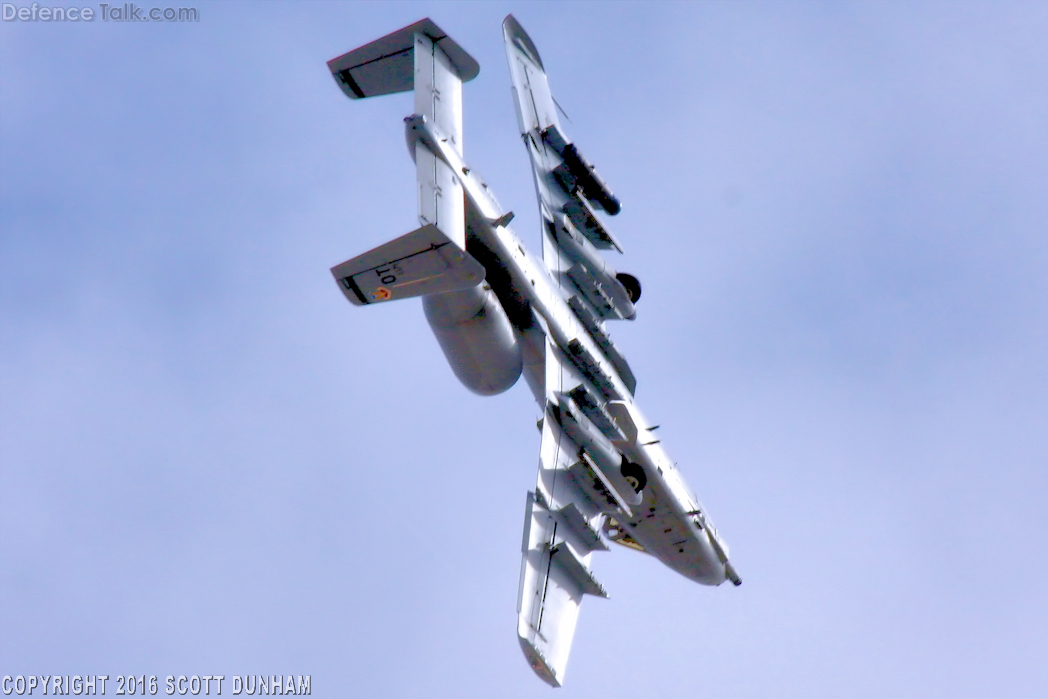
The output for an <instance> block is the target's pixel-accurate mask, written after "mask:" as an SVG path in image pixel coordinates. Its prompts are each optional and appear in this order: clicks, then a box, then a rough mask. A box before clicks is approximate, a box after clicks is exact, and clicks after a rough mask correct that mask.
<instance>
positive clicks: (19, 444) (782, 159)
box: [0, 2, 1048, 697]
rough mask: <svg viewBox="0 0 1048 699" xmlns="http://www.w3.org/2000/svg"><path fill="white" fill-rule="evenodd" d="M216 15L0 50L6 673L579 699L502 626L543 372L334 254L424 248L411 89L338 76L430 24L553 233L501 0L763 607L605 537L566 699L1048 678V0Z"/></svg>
mask: <svg viewBox="0 0 1048 699" xmlns="http://www.w3.org/2000/svg"><path fill="white" fill-rule="evenodd" d="M147 6H148V5H147ZM197 7H199V9H200V21H199V22H198V23H192V24H117V23H112V22H108V23H103V22H98V21H96V22H93V23H90V24H72V23H66V24H42V23H35V24H31V23H16V22H4V23H0V674H11V675H18V674H63V675H64V674H77V673H80V674H84V673H87V674H109V675H110V676H115V675H118V674H129V673H134V674H136V675H140V674H142V673H145V674H147V675H148V674H155V675H158V676H160V677H161V678H162V677H163V676H165V675H168V674H173V675H179V674H188V675H192V674H197V675H203V674H225V675H226V676H231V675H234V674H240V675H244V674H262V673H265V674H289V673H290V674H296V675H297V674H310V675H311V676H312V687H313V692H314V694H315V695H317V696H325V697H328V696H330V697H336V696H369V697H461V696H493V695H498V696H507V697H524V696H534V695H541V694H544V693H547V692H552V691H553V690H549V689H548V688H547V687H546V686H545V685H543V684H542V683H541V682H540V681H539V680H538V679H537V678H535V677H534V676H533V675H532V673H531V670H530V669H529V668H528V667H527V665H526V663H525V662H524V660H523V658H522V656H521V653H520V651H519V648H518V646H517V641H516V638H515V602H516V586H517V575H518V571H519V555H520V554H519V542H520V527H521V525H522V520H523V509H524V500H525V493H526V491H527V490H528V489H529V488H531V487H532V486H533V483H534V477H535V467H536V463H537V450H538V434H537V433H536V432H535V430H534V429H533V427H532V426H533V424H534V420H535V419H536V418H537V417H538V411H537V409H536V407H535V406H534V404H533V402H532V400H531V397H530V395H529V394H528V392H527V389H526V387H525V386H524V385H523V382H521V384H520V385H518V386H516V387H514V388H513V389H512V390H511V391H509V392H507V393H506V394H503V395H501V396H497V397H495V398H488V399H482V398H480V397H477V396H474V395H472V394H471V393H469V392H468V391H467V390H466V389H465V388H463V387H462V386H460V385H459V384H458V383H457V382H456V380H455V378H454V376H453V375H452V373H451V371H450V369H449V368H448V367H447V365H446V363H445V361H444V358H443V356H442V355H441V353H440V350H439V348H438V346H437V344H436V341H435V340H434V338H433V337H432V335H431V333H430V331H429V328H428V327H427V325H426V323H425V321H424V318H423V315H422V311H421V308H420V304H418V303H417V302H411V301H409V302H404V303H401V304H398V305H391V306H385V307H380V308H355V307H351V306H350V305H349V304H348V303H347V302H346V301H345V299H344V298H343V297H342V295H341V294H340V292H339V290H338V288H337V287H336V285H335V283H334V282H333V281H332V279H331V278H330V275H329V273H328V271H327V270H328V268H329V267H330V266H332V265H334V264H336V263H338V262H341V261H343V260H345V259H347V258H349V257H351V256H353V255H356V254H358V253H359V252H362V251H364V250H366V249H369V248H370V247H373V246H374V245H377V244H380V243H382V242H385V241H386V240H388V239H390V238H392V237H394V236H397V235H400V234H402V233H404V232H406V231H408V230H411V229H413V228H414V227H416V225H417V224H416V219H415V204H414V196H413V191H414V190H413V176H414V169H413V165H412V163H411V160H410V158H409V156H408V154H407V151H406V148H405V145H404V137H403V126H402V123H401V119H402V118H403V117H404V116H406V115H408V114H409V112H410V111H411V101H410V99H409V98H408V97H406V96H402V95H401V96H391V97H387V98H380V99H375V100H369V101H364V102H351V101H349V100H347V99H346V98H345V97H344V96H343V95H342V94H341V92H340V91H339V89H338V88H337V86H336V85H335V83H334V81H333V80H332V79H331V77H330V75H329V74H328V73H327V70H326V66H325V61H326V60H327V59H329V58H332V57H334V56H336V55H339V54H341V53H343V52H345V51H347V50H349V49H352V48H355V47H356V46H359V45H361V44H364V43H366V42H368V41H370V40H372V39H374V38H377V37H379V36H381V35H383V34H386V33H388V32H390V31H392V30H394V29H397V28H399V27H401V26H404V25H406V24H409V23H411V22H414V21H416V20H418V19H420V18H422V17H424V16H429V17H431V18H432V19H433V20H434V21H435V22H437V24H439V25H440V26H441V27H442V28H443V29H444V30H445V31H447V32H448V33H449V34H450V35H452V36H453V37H454V38H455V39H456V40H457V41H458V42H459V43H460V44H461V45H462V46H463V47H464V48H465V49H466V50H467V51H469V52H470V53H471V54H472V55H473V56H474V57H475V58H476V59H477V60H478V62H479V63H480V65H481V73H480V76H479V77H478V78H477V79H476V80H474V81H473V82H472V83H469V84H468V85H467V86H466V89H465V91H464V101H465V153H466V158H467V160H468V161H469V162H471V163H472V165H473V167H474V168H475V169H476V170H478V171H479V172H481V173H482V174H483V176H484V177H485V179H486V180H487V181H488V182H489V183H490V184H491V185H492V187H493V188H494V190H495V191H496V193H497V194H498V196H499V198H500V200H501V201H502V202H503V204H504V205H505V206H507V207H508V208H510V209H512V210H513V211H514V212H516V214H517V218H516V219H515V220H514V227H515V229H516V230H517V232H518V233H520V234H522V235H523V236H524V237H525V239H526V240H528V241H530V242H531V243H532V244H533V245H534V244H535V243H536V242H537V237H538V236H537V223H536V219H537V216H536V210H535V203H534V196H533V186H532V183H531V176H530V173H529V171H528V165H527V157H526V154H525V152H524V149H523V148H522V147H521V145H520V143H519V141H518V139H517V134H516V122H515V118H514V116H513V105H512V100H511V98H510V92H509V79H508V75H507V70H506V65H505V56H504V52H503V49H502V37H501V29H500V22H501V20H502V18H503V17H504V16H505V15H506V14H507V13H508V12H513V13H514V14H515V15H516V16H517V18H518V19H519V20H520V22H521V23H522V24H523V26H524V27H525V28H526V29H527V30H528V31H529V33H530V34H531V35H532V37H533V39H534V40H535V42H536V44H537V45H538V47H539V49H540V51H541V52H542V57H543V60H544V62H545V64H546V66H547V69H548V71H549V74H550V82H551V86H552V88H553V91H554V94H555V95H556V96H557V99H558V101H559V102H560V103H561V105H562V106H563V107H564V109H565V110H566V111H567V113H568V114H569V115H570V117H571V121H570V122H567V123H566V128H567V130H568V132H569V135H570V136H571V137H572V138H573V139H574V140H575V141H576V142H577V143H578V144H579V146H580V148H581V150H582V151H583V152H584V153H585V154H586V156H587V157H588V158H589V159H590V160H591V161H593V162H595V163H596V164H597V166H598V168H599V169H600V172H601V174H602V175H603V176H604V178H605V179H606V180H607V181H608V183H609V184H610V185H611V187H612V189H613V190H614V191H615V192H616V194H618V195H619V196H620V197H621V199H622V201H623V202H624V208H623V212H622V214H621V215H619V216H618V217H616V218H615V219H614V220H612V221H611V222H610V223H612V224H614V226H613V230H614V231H615V233H616V235H617V236H618V237H619V238H620V239H621V240H622V242H623V246H624V249H625V251H626V255H625V257H624V258H622V260H621V261H619V260H615V261H614V264H615V266H616V267H618V268H620V269H624V270H627V271H630V272H632V273H634V274H636V275H637V276H638V277H639V278H640V279H641V281H642V283H643V284H644V298H643V300H642V301H641V302H640V304H639V308H638V319H637V320H636V321H635V322H634V323H631V324H623V325H616V326H613V327H612V328H611V330H612V333H613V335H614V337H615V340H616V342H617V343H618V344H619V345H620V346H621V347H622V348H623V350H624V352H625V353H626V355H627V356H628V357H629V359H630V362H631V364H632V366H633V368H634V371H635V373H636V374H637V377H638V400H639V402H640V404H641V406H642V407H643V409H644V411H645V412H646V414H648V415H649V416H650V417H651V418H652V419H654V420H655V421H656V422H660V423H661V424H662V434H663V435H664V436H663V439H664V444H665V446H666V447H667V450H668V451H669V453H670V454H671V456H672V457H673V458H675V459H677V460H678V461H679V464H680V467H681V470H682V472H683V473H684V475H685V477H686V478H687V479H688V481H689V483H690V485H691V486H692V488H693V490H695V491H696V492H697V494H698V495H699V497H700V498H701V499H702V501H703V502H704V504H705V505H706V507H707V508H708V509H709V511H710V512H711V513H712V515H713V516H714V518H715V519H716V521H717V524H718V527H719V528H720V530H721V532H722V533H723V534H724V536H725V538H726V539H727V541H728V542H729V543H730V545H731V547H732V553H733V558H734V560H735V561H737V567H738V569H739V571H740V572H741V574H742V576H743V578H744V580H745V582H744V584H743V586H742V587H741V588H737V589H735V588H731V587H730V586H725V587H720V588H712V589H711V588H704V587H701V586H697V585H694V584H693V583H690V582H689V581H687V580H685V579H684V578H682V577H680V576H678V575H676V574H675V573H673V572H672V571H670V570H669V569H668V568H666V567H664V566H662V565H661V564H660V563H658V562H657V561H655V560H653V559H648V558H646V557H644V556H642V555H641V554H636V553H634V552H631V551H627V550H616V551H613V552H611V553H610V554H604V555H602V556H600V557H599V558H600V560H594V567H595V570H596V573H597V575H598V577H599V578H600V580H601V581H602V582H603V583H604V585H605V586H606V587H607V588H608V590H609V592H610V594H611V599H609V600H600V599H591V600H587V602H586V603H585V605H584V606H583V610H582V615H581V618H580V626H579V632H578V634H577V636H576V640H575V648H574V651H573V655H572V660H571V663H570V665H569V668H568V674H567V682H566V686H565V687H564V688H563V689H561V690H556V693H557V694H558V695H559V696H564V697H597V696H599V697H608V696H612V697H614V696H626V695H628V694H640V693H643V694H644V695H645V696H668V695H670V694H671V693H676V694H689V695H695V694H701V695H703V696H729V695H730V696H736V697H767V696H776V697H842V696H847V697H884V696H892V697H932V696H944V697H945V696H948V697H985V696H1009V697H1038V696H1043V695H1044V693H1045V691H1048V666H1046V665H1045V663H1044V658H1045V657H1048V595H1046V594H1045V590H1048V506H1046V505H1048V429H1046V425H1048V196H1046V192H1048V126H1046V125H1048V89H1046V87H1045V86H1046V85H1048V48H1046V43H1045V42H1044V41H1043V39H1044V37H1045V36H1048V4H1045V3H1043V2H1042V3H1036V2H1018V3H1004V2H1001V3H959V2H958V3H912V4H911V3H863V2H852V3H803V2H798V3H772V2H768V3H714V2H709V3H687V4H685V3H674V4H654V3H645V4H634V3H573V4H561V5H554V4H552V3H501V2H491V3H451V4H443V3H381V4H368V3H344V4H342V3H309V4H300V5H289V4H277V3H264V4H262V3H260V4H235V3H223V4H209V3H200V4H198V5H197ZM596 558H597V557H595V559H596ZM110 687H111V685H110ZM228 691H229V690H228V687H227V688H226V691H225V692H224V693H228ZM110 692H112V689H110Z"/></svg>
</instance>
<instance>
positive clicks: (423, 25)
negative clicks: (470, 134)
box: [328, 17, 480, 99]
mask: <svg viewBox="0 0 1048 699" xmlns="http://www.w3.org/2000/svg"><path fill="white" fill-rule="evenodd" d="M415 34H422V35H424V36H427V37H429V39H430V41H432V42H433V43H434V44H437V46H439V47H440V48H441V50H443V51H444V53H446V54H447V56H448V58H449V59H450V61H451V64H452V66H454V68H455V72H456V73H458V76H459V79H460V80H461V81H462V82H469V81H470V80H472V79H473V78H475V77H477V74H478V73H480V66H479V65H477V62H476V61H475V60H473V57H472V56H470V55H469V54H468V53H466V52H465V51H464V50H463V49H462V47H460V46H459V45H458V44H456V43H455V42H454V41H452V39H451V37H449V36H448V35H447V34H445V33H444V32H443V31H442V30H441V28H440V27H438V26H437V25H436V24H434V23H433V20H431V19H429V18H428V17H427V18H426V19H423V20H420V21H418V22H415V23H414V24H412V25H410V26H407V27H404V28H403V29H398V30H397V31H395V32H393V33H392V34H387V35H386V36H384V37H382V38H381V39H376V40H375V41H372V42H371V43H370V44H367V45H365V46H361V47H360V48H358V49H354V50H352V51H350V52H349V53H345V54H342V55H341V56H339V57H338V58H332V59H331V60H330V61H328V68H329V69H330V70H331V75H333V76H334V78H335V80H336V81H337V82H338V84H339V87H341V88H342V91H343V92H345V93H346V96H347V97H349V98H350V99H362V98H364V97H377V96H379V95H391V94H393V93H394V92H407V91H408V90H410V89H411V88H412V87H414V84H415V83H414V80H415V78H414V74H415V71H414V60H413V56H412V52H413V50H414V36H415Z"/></svg>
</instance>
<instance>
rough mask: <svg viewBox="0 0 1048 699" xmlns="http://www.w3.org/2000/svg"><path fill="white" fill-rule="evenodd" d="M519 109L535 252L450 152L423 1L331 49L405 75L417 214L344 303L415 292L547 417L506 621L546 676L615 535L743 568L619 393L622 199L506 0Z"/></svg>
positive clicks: (679, 561)
mask: <svg viewBox="0 0 1048 699" xmlns="http://www.w3.org/2000/svg"><path fill="white" fill-rule="evenodd" d="M502 28H503V32H504V35H505V45H506V54H507V56H508V58H509V67H510V75H511V77H512V80H513V96H514V101H515V103H516V109H517V118H518V124H519V127H520V133H521V137H522V139H523V142H524V147H525V149H526V150H527V152H528V155H529V156H530V159H531V166H532V171H533V172H534V176H535V190H536V192H537V194H538V200H539V211H540V214H541V220H542V257H541V259H539V258H538V257H535V256H533V255H532V254H530V253H529V252H527V251H526V250H525V248H524V245H523V243H522V242H521V240H520V238H518V237H517V236H516V235H515V234H514V233H513V230H512V229H511V228H510V225H509V224H510V220H511V219H512V218H513V214H512V213H511V212H509V211H506V210H504V209H503V208H502V207H501V206H500V205H499V203H498V201H497V200H496V199H495V196H494V194H493V193H492V191H491V189H490V188H489V187H488V185H487V184H486V183H485V182H484V181H483V180H482V179H481V178H480V176H479V175H478V174H477V173H476V172H475V171H474V170H473V169H472V168H471V167H470V166H469V165H468V163H467V162H466V160H465V159H464V156H463V152H462V83H463V82H466V81H468V80H471V79H472V78H474V77H476V75H477V73H478V72H479V71H480V67H479V66H478V65H477V62H476V61H475V60H474V59H473V58H472V57H471V56H470V55H469V54H468V53H466V52H465V51H464V50H463V49H462V47H460V46H459V45H458V44H456V43H455V42H454V41H453V40H452V39H451V38H450V37H449V36H447V35H446V34H445V33H444V32H443V31H441V29H440V28H439V27H438V26H437V25H436V24H434V23H433V22H432V21H430V20H429V19H424V20H422V21H420V22H417V23H415V24H412V25H411V26H408V27H404V28H403V29H401V30H399V31H396V32H394V33H392V34H389V35H388V36H385V37H383V38H381V39H378V40H376V41H373V42H371V43H370V44H367V45H366V46H362V47H360V48H358V49H356V50H354V51H350V52H349V53H347V54H345V55H342V56H339V57H338V58H335V59H332V60H331V61H329V62H328V67H329V68H330V69H331V73H332V75H333V76H334V78H335V80H336V82H337V83H338V85H339V86H340V87H341V88H342V90H343V91H344V92H345V94H346V95H347V96H348V97H350V98H351V99H363V98H367V97H376V96H379V95H386V94H392V93H397V92H406V91H409V90H413V91H414V97H415V111H414V113H413V114H412V115H411V116H409V117H407V118H406V119H405V120H404V122H405V127H406V135H407V142H408V150H409V151H410V152H411V156H412V157H413V158H414V160H415V165H416V172H417V177H418V206H419V212H418V215H419V222H420V224H421V227H420V228H417V229H416V230H414V231H412V232H410V233H408V234H406V235H403V236H401V237H399V238H396V239H395V240H392V241H390V242H388V243H386V244H385V245H381V246H379V247H377V248H375V249H374V250H371V251H369V252H366V253H364V254H363V255H360V256H358V257H354V258H353V259H351V260H349V261H347V262H343V263H342V264H340V265H338V266H336V267H334V268H332V270H331V272H332V274H334V276H335V280H336V281H337V282H338V285H339V287H340V288H341V289H342V292H343V293H344V294H345V296H346V298H347V299H349V301H350V302H351V303H353V304H355V305H358V306H366V305H371V304H382V303H389V302H391V301H397V300H399V299H404V298H409V297H415V296H419V297H422V306H423V308H424V309H425V314H426V319H427V320H428V321H429V324H430V327H431V328H432V329H433V332H434V334H436V336H437V340H438V342H439V343H440V346H441V348H442V349H443V351H444V354H445V356H446V357H447V360H448V362H449V363H450V364H451V368H452V370H453V371H454V372H455V375H456V376H457V377H458V379H459V380H460V381H461V382H462V383H463V384H465V385H466V387H467V388H469V389H470V390H472V391H473V392H475V393H478V394H480V395H494V394H497V393H501V392H503V391H505V390H507V389H509V388H510V387H511V386H513V384H514V383H516V381H517V379H518V378H519V377H520V376H521V374H523V375H524V378H525V380H526V381H527V383H528V386H529V387H530V389H531V392H532V394H533V395H534V396H535V400H536V401H537V402H538V405H539V408H540V409H541V410H542V413H543V418H542V419H541V421H540V428H541V432H542V439H541V446H540V456H539V468H538V479H537V482H536V484H535V490H534V491H533V492H529V493H528V496H527V509H526V514H525V518H524V536H523V546H522V553H523V560H522V562H521V573H520V589H519V592H518V598H517V610H518V621H517V634H518V635H519V637H520V645H521V648H522V649H523V651H524V655H525V656H526V658H527V660H528V663H529V664H530V665H531V667H532V668H533V669H534V670H535V672H536V673H537V674H538V675H539V677H541V678H542V679H543V680H545V681H546V682H548V683H549V684H551V685H553V686H554V687H557V686H560V684H561V683H562V682H563V680H564V671H565V668H566V666H567V661H568V653H569V651H570V649H571V642H572V637H573V636H574V634H575V625H576V621H577V620H578V614H579V605H580V604H581V603H582V599H583V596H584V595H597V596H600V597H607V593H606V592H605V590H604V587H603V586H602V585H601V584H600V583H599V582H597V579H596V578H595V577H594V574H593V572H592V570H591V569H590V558H591V557H592V554H593V552H595V551H606V550H608V546H607V544H606V543H605V541H611V542H614V543H617V544H621V545H623V546H627V547H629V548H632V549H636V550H638V551H643V552H645V553H648V554H650V555H652V556H655V557H656V558H658V559H659V560H660V561H662V562H663V563H665V564H666V565H668V566H669V567H670V568H672V569H673V570H675V571H677V572H678V573H680V574H681V575H684V576H685V577H687V578H690V579H692V580H694V581H696V582H699V583H702V584H704V585H719V584H721V583H722V582H724V581H725V580H730V581H732V582H733V583H735V584H736V585H738V584H740V582H741V580H740V578H739V576H738V574H737V573H736V572H735V569H734V568H733V567H732V564H731V562H730V560H729V559H728V547H727V545H726V544H725V543H724V541H723V539H721V537H720V535H719V534H718V533H717V530H716V529H715V528H714V526H713V523H712V522H711V521H710V518H709V515H708V514H707V513H706V511H705V510H704V509H703V508H702V507H701V506H700V505H699V502H698V500H696V499H695V496H694V495H693V494H692V493H691V491H690V490H689V489H688V487H687V485H685V483H684V479H683V477H682V476H681V474H680V472H679V471H678V470H677V468H676V466H675V465H674V463H673V461H671V460H670V459H669V457H668V456H667V455H666V452H665V451H664V450H663V448H662V445H661V444H660V443H659V438H658V437H657V436H655V434H654V433H653V430H654V429H655V428H654V427H652V425H653V423H652V422H650V421H649V420H648V419H647V418H645V417H644V416H643V415H642V414H641V412H640V409H639V408H638V407H637V404H636V403H635V402H634V398H633V394H634V390H635V387H636V379H635V378H634V375H633V371H632V370H631V369H630V367H629V365H628V364H627V363H626V360H625V358H624V357H623V356H622V355H621V354H620V353H619V351H618V350H617V349H616V347H615V345H613V344H612V342H611V340H610V338H609V337H608V334H607V332H606V331H605V323H606V322H607V321H610V320H631V319H632V318H633V317H634V316H635V310H634V305H635V304H636V303H637V301H638V299H639V298H640V284H639V283H638V282H637V280H636V279H635V278H633V277H632V276H630V275H628V274H624V273H621V272H619V273H617V272H616V271H615V270H614V269H613V268H612V266H611V265H610V264H609V263H608V262H607V261H606V260H605V259H604V257H603V256H602V254H601V253H602V251H607V250H618V251H619V252H621V247H620V246H619V242H618V241H617V240H616V238H615V236H613V235H612V234H611V232H610V231H609V230H608V228H607V227H606V226H605V224H604V222H603V221H602V219H601V216H600V215H598V213H597V212H598V211H603V212H604V213H605V214H610V215H615V214H617V213H619V210H620V208H621V204H620V202H619V200H618V198H617V197H616V196H615V195H614V194H613V193H612V192H611V190H610V189H609V188H608V186H607V184H605V182H604V181H603V180H602V179H601V178H600V177H599V176H598V175H597V173H596V171H595V170H594V168H593V166H592V165H590V164H589V162H588V161H587V160H586V159H585V158H584V157H583V155H582V154H581V153H580V152H579V150H578V148H576V146H575V144H574V143H573V142H572V141H570V140H569V139H568V137H567V135H566V134H565V132H564V129H563V127H562V126H561V124H560V121H559V119H558V117H557V107H556V105H555V102H554V100H553V97H552V95H551V94H550V90H549V85H548V83H547V78H546V72H545V69H544V67H543V65H542V59H541V58H540V57H539V52H538V50H537V49H536V48H535V44H534V43H533V42H532V40H531V39H530V37H528V35H527V33H526V32H525V31H524V29H523V28H522V27H521V26H520V24H519V23H518V22H517V21H516V19H514V18H513V16H512V15H510V16H508V17H506V19H505V21H504V22H503V25H502Z"/></svg>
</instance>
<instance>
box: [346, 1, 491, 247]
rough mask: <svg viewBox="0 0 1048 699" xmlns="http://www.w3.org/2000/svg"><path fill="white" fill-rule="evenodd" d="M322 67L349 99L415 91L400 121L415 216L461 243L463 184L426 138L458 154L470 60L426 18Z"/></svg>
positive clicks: (472, 67) (473, 72)
mask: <svg viewBox="0 0 1048 699" xmlns="http://www.w3.org/2000/svg"><path fill="white" fill-rule="evenodd" d="M328 68H329V69H330V70H331V74H332V76H334V78H335V81H336V82H337V83H338V84H339V87H341V88H342V91H343V92H344V93H345V94H346V96H347V97H349V98H350V99H363V98H365V97H376V96H379V95H389V94H393V93H396V92H406V91H408V90H412V89H413V90H414V92H415V113H414V115H413V116H412V117H409V118H408V119H407V120H406V121H407V137H408V144H409V147H410V148H411V152H412V154H413V156H414V158H415V167H416V173H417V176H418V215H419V222H420V224H421V225H422V226H423V227H425V226H430V225H432V226H436V227H437V228H439V229H440V231H441V232H442V233H443V234H444V235H445V236H446V237H447V238H448V239H449V240H451V242H453V243H455V244H456V245H457V246H458V247H459V248H462V249H465V247H466V224H465V211H464V202H463V192H462V183H461V182H460V181H459V178H458V175H457V173H455V172H454V171H453V170H452V169H451V167H450V166H448V164H447V163H445V162H444V161H443V160H441V159H440V158H439V157H438V156H437V155H436V153H435V152H434V148H433V147H431V145H430V144H428V143H427V142H428V141H430V140H431V139H432V138H439V139H440V140H441V141H445V142H447V143H450V144H451V145H452V147H453V148H454V149H455V151H457V152H458V154H459V155H462V83H463V82H466V81H469V80H472V79H473V78H475V77H477V74H478V73H479V72H480V66H479V65H478V64H477V62H476V61H475V60H474V59H473V57H472V56H470V55H469V54H468V53H466V51H465V50H463V48H462V47H461V46H459V45H458V44H456V43H455V42H454V41H453V40H452V39H451V37H449V36H448V35H447V34H445V33H444V32H443V31H442V30H441V28H440V27H438V26H437V25H436V24H435V23H434V22H433V21H432V20H430V19H429V18H426V19H423V20H420V21H418V22H415V23H414V24H412V25H409V26H407V27H404V28H403V29H398V30H397V31H395V32H393V33H392V34H388V35H386V36H384V37H382V38H381V39H376V40H375V41H372V42H371V43H370V44H366V45H364V46H361V47H360V48H358V49H354V50H352V51H350V52H349V53H346V54H343V55H341V56H339V57H338V58H333V59H331V60H330V61H328ZM420 145H421V146H422V147H421V148H419V146H420Z"/></svg>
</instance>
